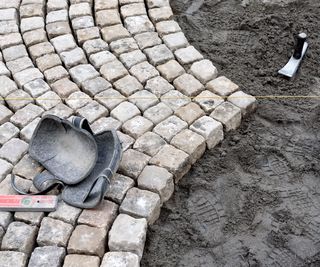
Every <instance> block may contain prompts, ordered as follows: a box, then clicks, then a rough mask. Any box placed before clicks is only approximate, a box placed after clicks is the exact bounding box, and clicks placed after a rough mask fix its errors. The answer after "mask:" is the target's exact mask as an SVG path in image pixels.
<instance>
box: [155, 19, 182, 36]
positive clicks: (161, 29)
mask: <svg viewBox="0 0 320 267" xmlns="http://www.w3.org/2000/svg"><path fill="white" fill-rule="evenodd" d="M156 29H157V33H158V34H159V35H160V36H163V35H166V34H170V33H175V32H180V31H181V28H180V26H179V24H178V23H177V22H176V21H174V20H166V21H161V22H158V23H157V24H156Z"/></svg>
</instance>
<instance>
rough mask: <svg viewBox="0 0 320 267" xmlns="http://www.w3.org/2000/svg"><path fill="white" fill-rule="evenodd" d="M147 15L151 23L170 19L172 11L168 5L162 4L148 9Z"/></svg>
mask: <svg viewBox="0 0 320 267" xmlns="http://www.w3.org/2000/svg"><path fill="white" fill-rule="evenodd" d="M149 16H150V18H151V20H152V22H153V23H156V22H159V21H163V20H170V19H172V17H173V13H172V10H171V7H170V6H164V7H159V8H152V9H149Z"/></svg>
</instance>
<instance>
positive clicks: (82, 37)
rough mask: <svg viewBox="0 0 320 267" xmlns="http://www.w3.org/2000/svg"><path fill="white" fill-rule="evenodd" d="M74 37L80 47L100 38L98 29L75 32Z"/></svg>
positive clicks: (91, 28) (92, 28)
mask: <svg viewBox="0 0 320 267" xmlns="http://www.w3.org/2000/svg"><path fill="white" fill-rule="evenodd" d="M76 36H77V40H78V43H79V44H80V45H82V44H84V43H85V42H86V41H88V40H91V39H95V38H101V36H100V31H99V28H98V27H90V28H86V29H80V30H77V32H76Z"/></svg>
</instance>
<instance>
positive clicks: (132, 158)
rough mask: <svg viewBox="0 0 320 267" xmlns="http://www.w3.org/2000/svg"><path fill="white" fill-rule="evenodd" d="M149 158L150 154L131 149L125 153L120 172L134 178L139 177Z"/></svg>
mask: <svg viewBox="0 0 320 267" xmlns="http://www.w3.org/2000/svg"><path fill="white" fill-rule="evenodd" d="M149 160H150V157H149V156H147V155H145V154H143V153H141V152H138V151H136V150H133V149H129V150H127V151H125V152H124V153H123V156H122V160H121V163H120V166H119V172H120V173H123V174H124V175H127V176H129V177H131V178H133V179H137V178H138V176H139V175H140V173H141V171H142V170H143V169H144V167H145V166H146V165H147V164H148V161H149Z"/></svg>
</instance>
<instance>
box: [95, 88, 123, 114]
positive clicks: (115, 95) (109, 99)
mask: <svg viewBox="0 0 320 267" xmlns="http://www.w3.org/2000/svg"><path fill="white" fill-rule="evenodd" d="M94 99H96V100H97V101H98V102H99V103H100V104H102V105H104V106H105V107H106V108H107V109H108V110H112V109H114V108H115V107H116V106H118V105H119V104H120V103H121V102H123V101H125V97H124V96H123V95H122V94H120V93H119V92H118V91H116V90H114V89H108V90H106V91H103V92H101V93H99V94H97V95H95V97H94ZM120 113H121V112H120ZM117 116H118V115H117Z"/></svg>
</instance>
